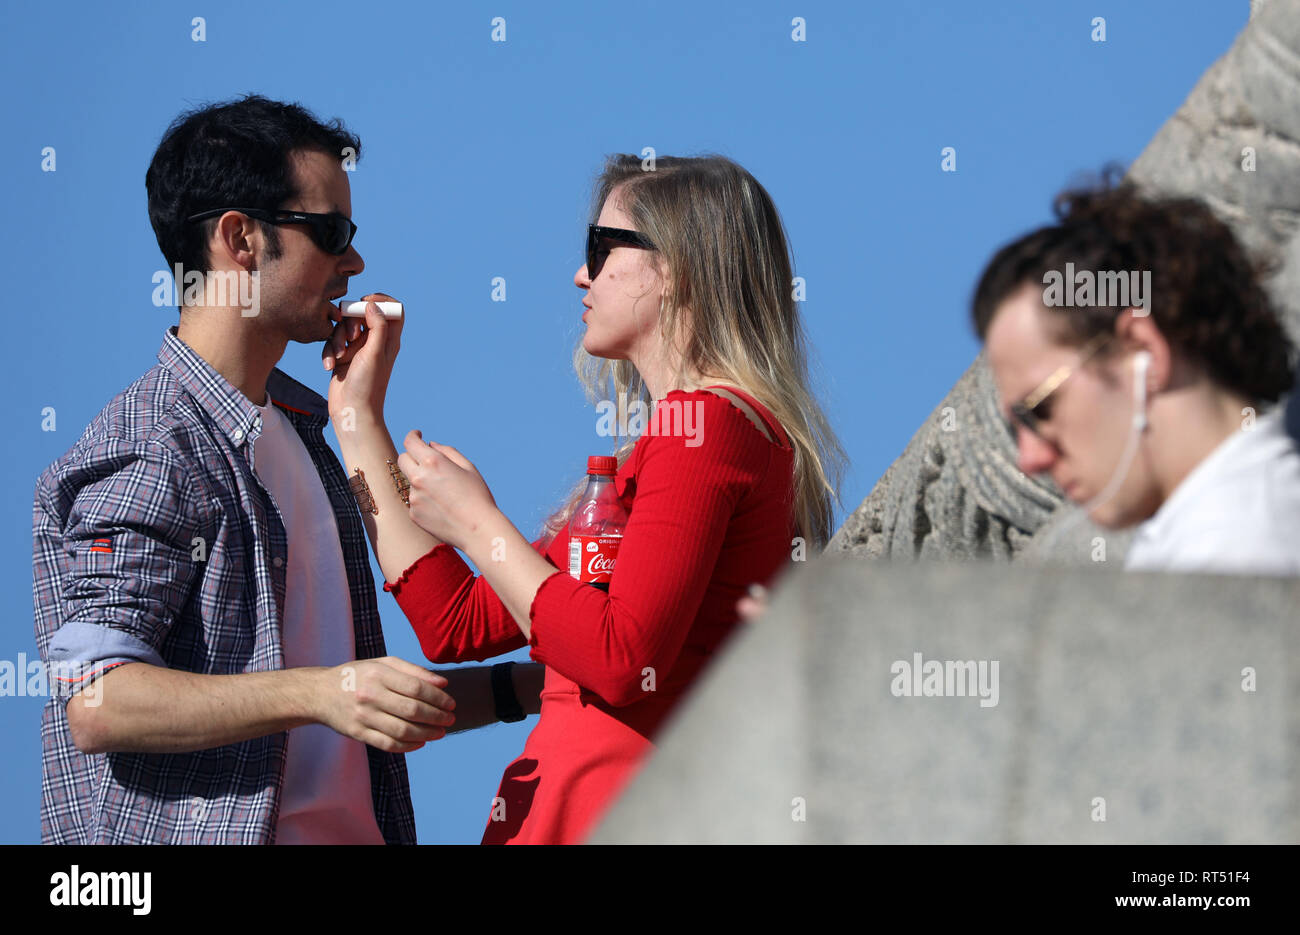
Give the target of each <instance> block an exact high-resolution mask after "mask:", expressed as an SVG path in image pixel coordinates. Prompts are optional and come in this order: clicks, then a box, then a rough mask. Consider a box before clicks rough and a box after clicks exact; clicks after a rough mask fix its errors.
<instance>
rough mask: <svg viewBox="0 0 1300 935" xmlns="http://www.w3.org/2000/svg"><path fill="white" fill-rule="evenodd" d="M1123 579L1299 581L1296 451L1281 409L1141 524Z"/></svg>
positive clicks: (1236, 436) (1228, 444) (1211, 459)
mask: <svg viewBox="0 0 1300 935" xmlns="http://www.w3.org/2000/svg"><path fill="white" fill-rule="evenodd" d="M1124 568H1125V570H1127V571H1176V572H1201V573H1206V574H1236V575H1300V449H1297V446H1296V442H1295V440H1294V439H1293V438H1292V437H1291V436H1290V435H1288V434H1287V432H1286V427H1285V425H1284V424H1283V422H1282V407H1280V406H1279V407H1277V408H1275V409H1273V410H1272V411H1271V412H1270V413H1269V414H1268V415H1266V416H1263V417H1261V418H1259V419H1256V420H1255V423H1254V425H1253V426H1252V427H1251V428H1242V429H1240V430H1238V431H1236V432H1234V433H1233V434H1232V435H1231V436H1229V437H1228V438H1226V439H1224V441H1223V442H1222V443H1221V444H1220V445H1219V446H1218V447H1217V448H1215V449H1214V451H1212V452H1210V454H1209V455H1208V456H1206V458H1205V459H1204V460H1203V461H1201V463H1200V464H1198V465H1196V467H1194V468H1193V469H1192V471H1191V473H1189V474H1188V475H1187V476H1186V477H1185V478H1183V482H1182V483H1181V484H1179V485H1178V486H1177V487H1176V488H1174V492H1173V493H1172V494H1170V496H1169V499H1167V500H1166V501H1165V502H1164V503H1163V504H1162V505H1161V507H1160V509H1159V510H1157V511H1156V513H1155V515H1154V516H1152V517H1151V518H1150V519H1149V520H1147V521H1146V522H1145V523H1143V524H1142V525H1140V526H1139V527H1138V529H1137V533H1136V534H1135V535H1134V537H1133V541H1132V542H1131V543H1130V545H1129V550H1128V554H1127V556H1126V557H1125V560H1124Z"/></svg>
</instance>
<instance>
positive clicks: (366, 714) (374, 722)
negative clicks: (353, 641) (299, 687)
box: [316, 656, 456, 753]
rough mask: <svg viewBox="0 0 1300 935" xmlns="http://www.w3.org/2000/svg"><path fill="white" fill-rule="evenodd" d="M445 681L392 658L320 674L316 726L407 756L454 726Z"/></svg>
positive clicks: (451, 701) (452, 705)
mask: <svg viewBox="0 0 1300 935" xmlns="http://www.w3.org/2000/svg"><path fill="white" fill-rule="evenodd" d="M446 686H447V679H446V678H445V677H443V676H441V675H438V674H437V673H435V672H430V671H429V670H428V669H422V668H420V667H419V666H417V665H415V664H414V663H410V662H407V661H406V660H405V659H398V658H396V657H395V656H385V657H384V658H382V659H358V660H357V661H355V662H349V663H345V664H344V665H341V666H335V667H334V668H332V669H323V670H321V672H320V681H319V683H318V690H317V700H318V704H319V708H318V710H317V712H316V720H318V721H319V722H320V723H322V724H324V725H325V726H327V727H330V728H333V729H334V730H336V731H338V732H339V733H340V734H344V735H346V736H348V737H351V738H353V739H354V740H360V741H361V742H362V743H365V744H369V745H370V746H372V747H376V748H378V749H380V750H384V751H386V752H388V753H410V752H411V751H412V750H418V749H420V748H421V747H423V746H424V745H425V744H426V743H427V742H428V741H430V740H438V739H439V738H441V737H442V736H443V735H444V734H446V733H447V730H446V728H448V727H450V726H451V725H452V724H454V723H455V721H456V717H455V715H453V714H452V713H451V712H452V711H454V710H455V708H456V702H455V700H454V699H453V698H452V697H451V696H450V695H448V694H447V693H446V692H445V691H443V689H444V688H446Z"/></svg>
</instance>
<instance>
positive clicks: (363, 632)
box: [33, 96, 541, 844]
mask: <svg viewBox="0 0 1300 935" xmlns="http://www.w3.org/2000/svg"><path fill="white" fill-rule="evenodd" d="M360 148H361V147H360V142H359V141H358V140H357V138H356V137H355V136H353V135H352V134H350V133H349V132H347V131H346V130H345V129H344V128H343V127H342V126H341V125H340V124H339V123H338V122H337V121H335V122H333V123H331V124H328V125H326V124H321V123H320V122H318V121H317V120H316V119H315V118H314V117H312V116H311V114H309V113H308V112H307V111H305V110H303V109H302V108H300V107H298V106H297V105H287V104H281V103H278V102H274V101H268V100H266V99H264V98H260V97H257V96H249V97H246V98H244V99H242V100H240V101H236V102H232V103H229V104H223V105H214V106H211V107H206V108H202V109H199V110H197V111H194V112H192V113H189V114H185V115H182V116H181V117H180V118H177V120H176V121H174V122H173V124H172V125H171V127H170V128H169V129H168V131H167V133H166V134H165V135H164V137H163V140H162V142H161V144H160V145H159V147H158V150H157V152H156V153H155V155H154V159H153V162H152V164H151V165H150V168H149V172H148V174H147V176H146V187H147V189H148V193H149V215H150V220H151V221H152V223H153V226H154V231H155V233H156V235H157V237H158V243H159V246H160V247H161V248H162V251H163V254H164V255H165V256H166V258H167V261H168V263H169V265H172V266H173V267H174V268H175V266H176V264H180V265H181V269H179V270H178V273H180V272H181V270H185V271H194V270H201V271H205V274H204V275H205V288H204V289H203V290H196V291H195V293H187V294H186V295H185V296H184V301H183V302H182V303H181V304H182V308H181V315H180V324H179V327H173V328H170V329H168V331H167V333H166V335H165V337H164V340H163V345H162V349H161V350H160V352H159V354H158V361H159V363H158V366H156V367H154V368H152V369H151V370H149V371H148V372H147V373H146V374H145V375H144V376H142V377H141V378H140V379H138V380H137V381H136V382H135V383H133V384H132V385H131V386H129V387H127V388H126V389H125V390H123V391H122V392H121V393H119V394H118V395H117V396H116V397H115V398H114V399H113V400H112V401H111V402H110V403H109V404H108V405H107V406H106V407H105V408H104V409H103V411H102V412H101V413H100V414H99V415H98V416H97V417H96V418H95V420H94V421H93V422H92V423H91V424H90V426H89V427H88V428H87V429H86V431H85V433H84V434H83V435H82V436H81V438H80V439H79V440H78V442H77V443H76V445H74V446H73V447H72V449H71V450H70V451H69V452H68V453H67V454H65V455H64V456H63V457H61V458H60V459H59V460H58V461H56V462H55V463H54V464H52V465H50V467H49V468H47V469H46V471H45V472H44V473H43V474H42V475H41V477H40V479H39V481H38V484H37V488H36V498H35V509H34V516H33V541H34V558H33V570H34V576H33V577H34V587H33V591H34V598H35V607H36V638H37V645H38V647H39V649H40V652H41V656H42V658H43V659H44V661H45V662H46V664H47V665H48V666H50V667H51V669H52V670H53V671H54V672H55V673H56V674H58V673H70V674H69V675H68V676H67V677H65V678H60V679H58V682H59V684H60V691H59V692H57V693H55V695H54V697H52V698H51V699H50V701H49V702H48V703H47V705H46V707H45V709H44V713H43V716H42V725H41V738H42V744H43V766H44V774H43V779H42V789H41V792H42V795H41V829H42V832H41V837H42V840H43V841H44V842H46V843H275V842H280V843H384V842H387V843H390V844H395V843H407V844H410V843H414V842H415V821H414V816H413V812H412V806H411V799H410V791H409V787H408V783H407V774H406V765H405V759H404V754H405V753H407V752H409V751H412V750H416V749H418V748H419V747H421V746H423V745H424V743H426V742H427V741H430V740H435V739H437V738H439V737H441V736H443V734H444V733H445V732H446V731H447V729H449V728H450V727H451V725H452V724H453V722H455V728H454V729H456V730H463V729H466V728H469V727H474V726H479V725H481V724H484V723H490V722H492V721H494V720H496V717H495V715H494V714H493V712H494V710H499V709H500V705H502V704H504V705H506V706H507V707H509V702H508V699H502V697H501V696H500V695H499V694H498V695H496V696H494V694H493V690H492V688H490V687H489V685H490V682H489V679H488V678H487V677H486V676H487V672H488V670H487V669H486V668H481V667H478V668H473V669H458V670H452V671H449V672H447V673H445V674H438V673H433V672H429V671H428V670H426V669H423V668H421V667H419V666H416V665H414V664H412V663H409V662H406V661H404V660H401V659H395V658H392V657H388V656H386V655H385V650H384V640H383V634H382V632H381V630H380V622H379V613H378V606H377V602H376V598H375V588H374V581H373V579H372V577H371V574H370V566H369V561H368V556H367V553H366V544H365V529H364V528H363V525H362V522H361V519H360V516H359V514H358V511H357V504H356V501H355V499H354V498H353V495H352V493H351V491H350V490H349V489H348V480H347V477H346V475H345V473H344V471H343V469H342V467H341V465H340V464H339V462H338V460H337V459H336V458H335V457H334V455H333V453H332V452H331V450H330V448H329V447H328V445H327V444H326V442H325V440H324V436H323V434H322V430H323V427H324V425H325V423H326V422H327V421H328V419H327V409H326V405H325V401H324V400H323V399H322V398H321V397H320V395H318V394H317V393H315V392H313V391H312V390H309V389H307V388H306V387H304V386H302V385H301V384H299V383H297V382H295V381H294V380H292V379H291V378H289V377H288V376H286V375H285V374H284V373H282V372H281V371H280V370H278V369H276V368H275V365H276V363H277V362H278V361H279V359H280V357H281V355H282V354H283V353H284V350H285V347H286V345H287V343H288V342H289V341H297V342H304V343H305V342H314V341H324V340H326V339H328V338H330V336H331V334H332V332H333V328H334V320H335V318H337V316H338V311H337V309H336V308H335V307H334V306H333V305H331V304H330V300H332V299H336V298H338V297H339V296H342V295H343V294H344V293H345V291H346V287H347V282H348V278H349V277H350V276H354V275H356V274H358V273H360V272H361V270H362V269H363V267H364V263H363V262H362V260H361V257H360V255H359V254H358V253H357V251H356V249H355V248H354V247H353V246H352V245H351V241H352V235H353V234H354V233H355V231H356V228H355V227H354V226H353V225H352V224H351V221H350V220H349V216H350V214H351V193H350V188H349V185H348V180H347V175H346V173H345V172H344V170H343V167H342V165H341V163H340V159H341V158H343V157H348V158H355V156H356V155H357V154H359V152H360ZM195 215H201V216H200V217H197V218H196V217H195ZM222 275H229V276H231V277H232V278H230V279H229V280H228V281H229V282H237V283H241V284H249V283H251V284H252V288H251V289H246V288H243V287H242V285H241V288H239V289H231V290H227V291H226V292H225V295H224V296H221V295H218V294H217V292H214V291H213V290H212V289H211V287H210V283H211V281H212V280H213V279H216V278H218V277H220V276H222ZM240 277H244V278H242V279H241V278H240ZM186 279H187V280H188V277H186ZM186 284H187V283H186V282H183V281H182V279H181V277H180V276H179V275H178V278H177V282H176V288H177V292H178V294H179V293H181V292H182V291H183V290H184V287H185V285H186ZM197 291H202V293H203V294H202V295H198V294H196V293H197ZM218 292H219V290H218ZM214 297H215V299H216V300H215V301H214ZM250 300H251V301H250ZM518 668H519V669H520V670H523V671H521V672H520V674H518V675H517V676H516V684H517V685H518V686H520V687H521V688H522V689H523V690H521V691H520V696H521V697H522V698H523V706H524V709H525V710H526V711H528V712H529V713H536V712H537V710H538V702H537V691H536V687H537V685H538V684H539V681H540V678H539V676H540V671H532V670H534V669H535V670H540V669H541V667H539V666H529V667H523V666H521V667H518ZM500 690H501V689H500V686H499V684H498V686H497V691H498V692H500ZM453 697H454V698H455V699H456V700H455V701H453ZM453 709H456V714H455V715H454V716H453V715H452V713H451V712H452V710H453Z"/></svg>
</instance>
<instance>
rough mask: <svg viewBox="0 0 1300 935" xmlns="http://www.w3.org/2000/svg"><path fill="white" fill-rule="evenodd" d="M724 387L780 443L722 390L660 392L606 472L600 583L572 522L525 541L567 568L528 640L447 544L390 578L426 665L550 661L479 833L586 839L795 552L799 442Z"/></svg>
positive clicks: (546, 592)
mask: <svg viewBox="0 0 1300 935" xmlns="http://www.w3.org/2000/svg"><path fill="white" fill-rule="evenodd" d="M724 388H725V389H727V390H729V391H731V392H733V393H735V394H736V395H737V396H740V397H741V398H743V399H744V400H745V401H746V402H747V403H749V404H750V406H752V407H753V408H754V410H755V411H756V412H757V413H758V414H759V416H760V417H761V418H762V419H763V421H764V422H765V423H766V424H767V426H768V429H769V431H771V432H772V435H773V438H775V439H778V440H779V442H780V443H779V444H778V443H774V442H771V441H768V440H767V439H766V438H764V437H763V435H762V433H760V432H759V431H758V428H757V427H756V426H755V425H754V424H753V423H752V422H750V420H749V418H748V417H747V416H746V415H745V414H744V413H743V412H742V411H741V410H740V409H739V408H737V407H736V406H735V405H734V404H733V403H732V402H730V401H729V400H727V399H725V398H723V397H721V396H718V395H716V394H713V393H708V392H705V391H704V390H694V391H692V392H685V391H683V390H671V391H669V393H668V394H667V395H666V396H665V397H664V399H663V400H660V401H659V402H658V403H657V404H656V415H657V417H658V419H659V420H660V421H659V422H658V426H657V431H658V432H659V433H660V434H652V432H653V431H655V428H654V426H655V418H656V416H653V415H652V417H651V419H650V423H651V427H649V428H648V429H647V432H646V434H643V435H642V437H641V438H640V439H639V440H638V441H637V443H636V446H635V447H634V448H633V450H632V453H631V454H630V455H629V456H628V458H627V460H626V461H625V462H624V464H623V466H622V467H621V468H620V469H619V471H618V474H617V475H616V477H615V489H616V490H617V491H618V494H619V496H620V497H621V498H622V500H623V504H624V506H625V507H627V508H628V511H629V517H628V525H627V529H626V530H625V533H624V537H623V542H622V545H621V547H620V549H619V554H618V565H617V568H616V570H615V572H614V575H613V578H612V579H611V582H610V588H609V591H608V593H606V592H605V591H601V590H599V589H597V588H593V587H591V586H589V585H585V584H581V583H579V582H578V581H576V580H575V579H573V578H571V577H569V575H568V572H567V568H568V554H569V537H568V531H567V530H561V531H560V533H559V534H558V535H556V537H555V538H554V540H552V541H551V542H550V543H549V545H548V546H546V547H545V548H543V546H542V544H541V541H540V540H539V541H538V542H535V543H533V548H535V549H537V550H538V551H539V552H541V554H542V555H543V556H544V557H545V558H546V560H547V561H548V562H550V563H551V564H552V565H554V566H555V567H556V568H557V569H564V570H561V571H557V573H556V574H554V575H552V576H551V577H549V578H547V579H546V580H545V581H543V582H542V584H541V586H540V587H539V588H538V590H537V595H536V597H535V598H534V599H533V604H532V608H531V609H530V613H529V619H530V621H531V624H532V639H531V640H528V641H526V640H525V639H524V637H523V634H522V633H521V632H520V630H519V627H518V625H517V624H516V623H515V621H514V619H513V618H512V617H511V616H510V613H509V611H507V610H506V609H505V606H504V605H503V604H502V603H501V600H500V598H498V597H497V595H496V594H495V593H494V592H493V590H492V588H491V587H489V586H488V583H487V581H486V580H485V579H483V578H482V577H476V576H475V575H474V574H473V573H472V572H471V571H470V569H469V566H467V565H466V564H465V563H464V561H462V560H461V558H460V557H459V555H458V554H457V552H456V550H455V549H453V548H451V547H450V546H448V545H445V544H444V545H438V546H436V547H435V548H433V549H432V550H430V551H429V552H428V553H427V554H425V555H424V556H422V557H421V558H420V559H418V560H417V561H416V562H415V564H414V565H412V566H411V567H410V568H409V569H407V571H406V572H404V573H403V574H402V576H401V577H400V578H399V579H398V580H397V582H395V583H392V584H389V583H385V584H384V589H385V590H386V591H390V592H392V594H393V596H394V597H395V598H396V599H397V603H398V605H399V606H400V607H401V608H402V610H403V612H404V613H405V614H406V616H407V618H408V619H409V620H410V621H411V624H412V626H413V627H414V628H415V631H416V634H417V635H418V637H419V640H420V646H421V648H422V649H423V650H424V653H425V655H426V656H428V657H429V659H430V660H432V661H433V662H436V663H448V662H466V661H470V660H482V659H488V658H491V657H493V656H498V655H500V654H502V653H505V652H510V651H511V650H514V649H518V648H520V647H522V646H525V645H530V646H531V647H532V651H531V656H532V658H533V659H534V660H536V661H537V662H541V663H544V664H545V665H546V679H545V687H544V688H543V690H542V696H541V699H542V710H541V717H540V719H539V721H538V723H537V725H536V727H534V728H533V731H532V733H531V734H529V736H528V741H527V743H526V744H525V746H524V751H523V754H522V755H521V756H520V757H519V758H518V759H516V760H515V761H514V762H513V763H511V764H510V766H509V767H507V769H506V771H505V775H504V776H503V777H502V779H501V786H500V789H499V791H498V792H497V795H498V797H499V801H498V802H496V803H494V812H495V818H496V820H493V817H492V816H490V817H489V819H488V823H487V828H486V830H485V832H484V835H483V843H485V844H497V843H533V844H558V843H577V842H580V841H582V840H583V839H584V838H585V837H586V835H587V834H588V832H590V831H591V830H592V829H593V828H594V826H595V823H596V822H597V820H598V819H599V818H600V817H601V815H602V814H603V812H604V810H605V808H606V807H607V806H608V805H609V804H612V801H613V799H614V797H616V796H617V794H618V793H619V792H620V791H621V790H622V788H623V787H624V785H625V784H626V783H627V781H628V780H629V779H631V778H632V776H633V775H634V773H635V771H636V769H637V767H638V765H639V764H640V763H641V762H642V760H643V759H644V758H645V757H646V755H647V754H648V753H650V752H651V751H652V750H653V749H654V745H653V743H652V739H653V737H654V735H655V732H656V731H657V730H658V728H659V726H660V725H661V724H662V723H663V721H664V720H665V718H666V717H667V716H668V715H669V713H670V712H671V711H672V710H673V708H674V706H675V705H676V704H677V703H678V701H679V700H680V699H681V698H682V696H683V695H684V694H685V693H686V691H687V690H688V689H689V687H690V685H691V683H692V682H693V681H694V680H695V678H696V676H697V675H698V674H699V673H700V671H701V670H702V669H703V668H704V667H705V665H706V664H707V663H708V661H709V659H710V658H711V657H712V656H713V654H714V653H715V652H716V651H717V649H718V647H719V645H720V644H721V643H722V642H723V640H724V639H725V638H726V637H727V636H728V634H729V633H730V632H731V630H732V628H733V627H734V626H735V624H736V619H737V618H736V601H737V600H738V599H739V598H740V597H741V595H742V594H744V593H745V591H746V589H747V588H748V587H749V585H750V584H751V583H752V582H756V581H757V582H760V583H766V582H768V581H769V580H770V579H771V577H772V576H773V574H774V573H775V572H776V571H777V570H778V569H779V568H780V567H781V565H782V564H783V563H784V562H785V561H786V560H787V558H788V557H789V556H790V554H791V547H792V543H791V539H792V537H793V536H794V535H796V532H795V525H794V521H793V476H794V473H793V459H794V452H793V450H792V449H791V448H790V446H789V444H788V442H787V439H786V436H785V434H784V433H783V432H782V431H781V428H780V426H779V425H778V424H777V423H776V421H775V420H774V419H773V418H772V417H771V415H770V414H769V413H768V412H767V410H766V409H764V408H763V407H762V406H761V405H760V404H759V403H758V402H756V401H755V400H753V399H752V398H751V397H749V396H748V394H745V393H742V392H741V391H739V390H735V389H733V388H731V387H724ZM678 403H680V406H678V405H677V404H678ZM688 407H689V408H688ZM688 413H689V416H693V417H694V418H692V419H690V420H689V421H686V420H681V419H679V421H676V422H672V421H671V419H672V417H674V416H678V415H679V414H681V415H682V416H686V415H687V414H688ZM674 430H675V432H674ZM739 702H740V700H739V699H738V703H739ZM502 803H504V805H502ZM502 819H504V820H502Z"/></svg>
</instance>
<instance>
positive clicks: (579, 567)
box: [569, 535, 623, 584]
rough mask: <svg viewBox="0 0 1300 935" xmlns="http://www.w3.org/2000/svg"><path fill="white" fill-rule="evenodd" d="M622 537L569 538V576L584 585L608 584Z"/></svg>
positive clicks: (578, 536)
mask: <svg viewBox="0 0 1300 935" xmlns="http://www.w3.org/2000/svg"><path fill="white" fill-rule="evenodd" d="M622 541H623V537H622V536H582V535H571V536H569V574H570V575H572V576H573V577H575V578H577V579H578V580H579V581H581V582H584V583H586V584H609V581H610V577H611V576H612V575H613V574H614V563H615V562H616V561H617V560H618V547H619V543H621V542H622Z"/></svg>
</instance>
